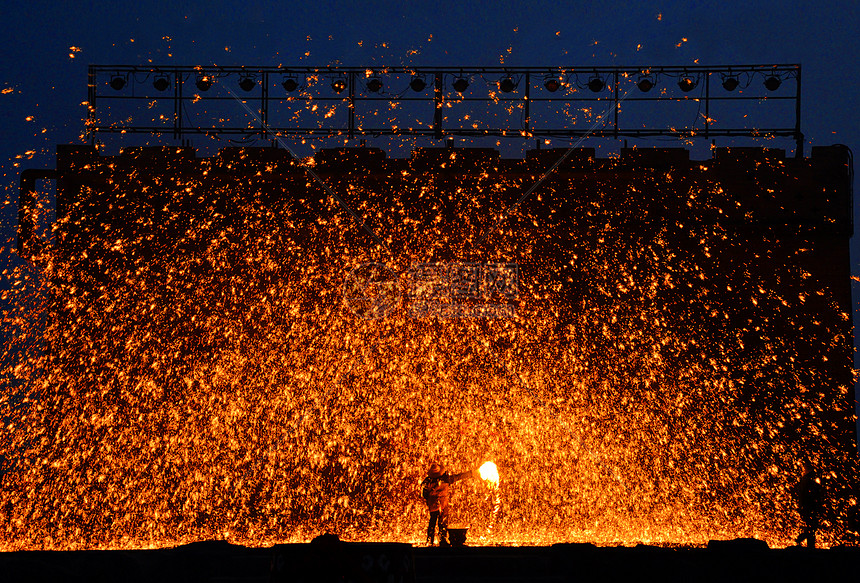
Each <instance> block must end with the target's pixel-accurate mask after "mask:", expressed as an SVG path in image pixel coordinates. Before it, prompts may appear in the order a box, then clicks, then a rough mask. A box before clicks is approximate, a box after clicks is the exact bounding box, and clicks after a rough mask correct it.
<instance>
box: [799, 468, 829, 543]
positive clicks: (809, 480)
mask: <svg viewBox="0 0 860 583" xmlns="http://www.w3.org/2000/svg"><path fill="white" fill-rule="evenodd" d="M822 502H823V500H822V494H821V478H819V477H818V475H817V474H816V472H815V470H814V469H813V467H812V464H810V463H809V462H804V463H803V476H802V477H801V478H800V483H799V484H798V485H797V506H798V509H799V510H800V519H801V520H802V521H803V531H802V532H801V533H800V535H799V536H798V537H797V539H795V540H796V542H797V544H799V545H800V544H803V541H804V540H805V541H806V546H807V547H809V548H811V549H812V548H815V531H816V530H818V522H819V520H820V519H821V510H822Z"/></svg>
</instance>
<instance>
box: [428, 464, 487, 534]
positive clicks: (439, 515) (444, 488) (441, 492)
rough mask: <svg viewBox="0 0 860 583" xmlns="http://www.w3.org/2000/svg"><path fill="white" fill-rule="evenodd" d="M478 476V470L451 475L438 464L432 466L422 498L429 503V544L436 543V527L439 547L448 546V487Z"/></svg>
mask: <svg viewBox="0 0 860 583" xmlns="http://www.w3.org/2000/svg"><path fill="white" fill-rule="evenodd" d="M473 475H477V470H475V471H468V472H463V473H462V474H454V475H453V476H452V475H449V474H448V472H444V473H443V468H442V466H441V465H439V464H437V463H433V464H430V469H429V470H428V471H427V477H426V478H424V481H422V482H421V496H422V497H423V498H424V500H425V502H427V510H429V511H430V522H429V523H428V525H427V544H429V545H432V544H433V543H434V537H435V534H436V527H437V526H438V527H439V546H448V498H449V493H448V486H449V485H450V484H453V483H454V482H458V481H460V480H462V479H464V478H469V477H472V476H473Z"/></svg>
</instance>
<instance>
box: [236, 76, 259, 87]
mask: <svg viewBox="0 0 860 583" xmlns="http://www.w3.org/2000/svg"><path fill="white" fill-rule="evenodd" d="M256 86H257V82H256V81H254V79H253V77H251V76H250V75H245V76H244V77H242V79H240V80H239V87H241V88H242V91H250V90H251V89H253V88H254V87H256Z"/></svg>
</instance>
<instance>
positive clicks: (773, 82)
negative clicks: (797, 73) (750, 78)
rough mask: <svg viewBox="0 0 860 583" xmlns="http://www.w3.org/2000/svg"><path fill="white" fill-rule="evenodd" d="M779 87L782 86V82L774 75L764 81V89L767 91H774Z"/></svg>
mask: <svg viewBox="0 0 860 583" xmlns="http://www.w3.org/2000/svg"><path fill="white" fill-rule="evenodd" d="M780 85H782V80H781V79H780V78H779V77H777V76H776V75H771V76H770V77H768V78H767V79H765V80H764V86H765V89H767V90H768V91H776V90H777V89H779V86H780Z"/></svg>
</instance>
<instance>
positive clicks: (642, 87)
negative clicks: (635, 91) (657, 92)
mask: <svg viewBox="0 0 860 583" xmlns="http://www.w3.org/2000/svg"><path fill="white" fill-rule="evenodd" d="M636 86H637V87H638V88H639V91H641V92H642V93H648V92H649V91H651V90H652V89H653V88H654V81H653V80H652V79H651V77H648V76H647V75H643V76H642V77H640V78H639V81H638V82H637V83H636Z"/></svg>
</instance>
